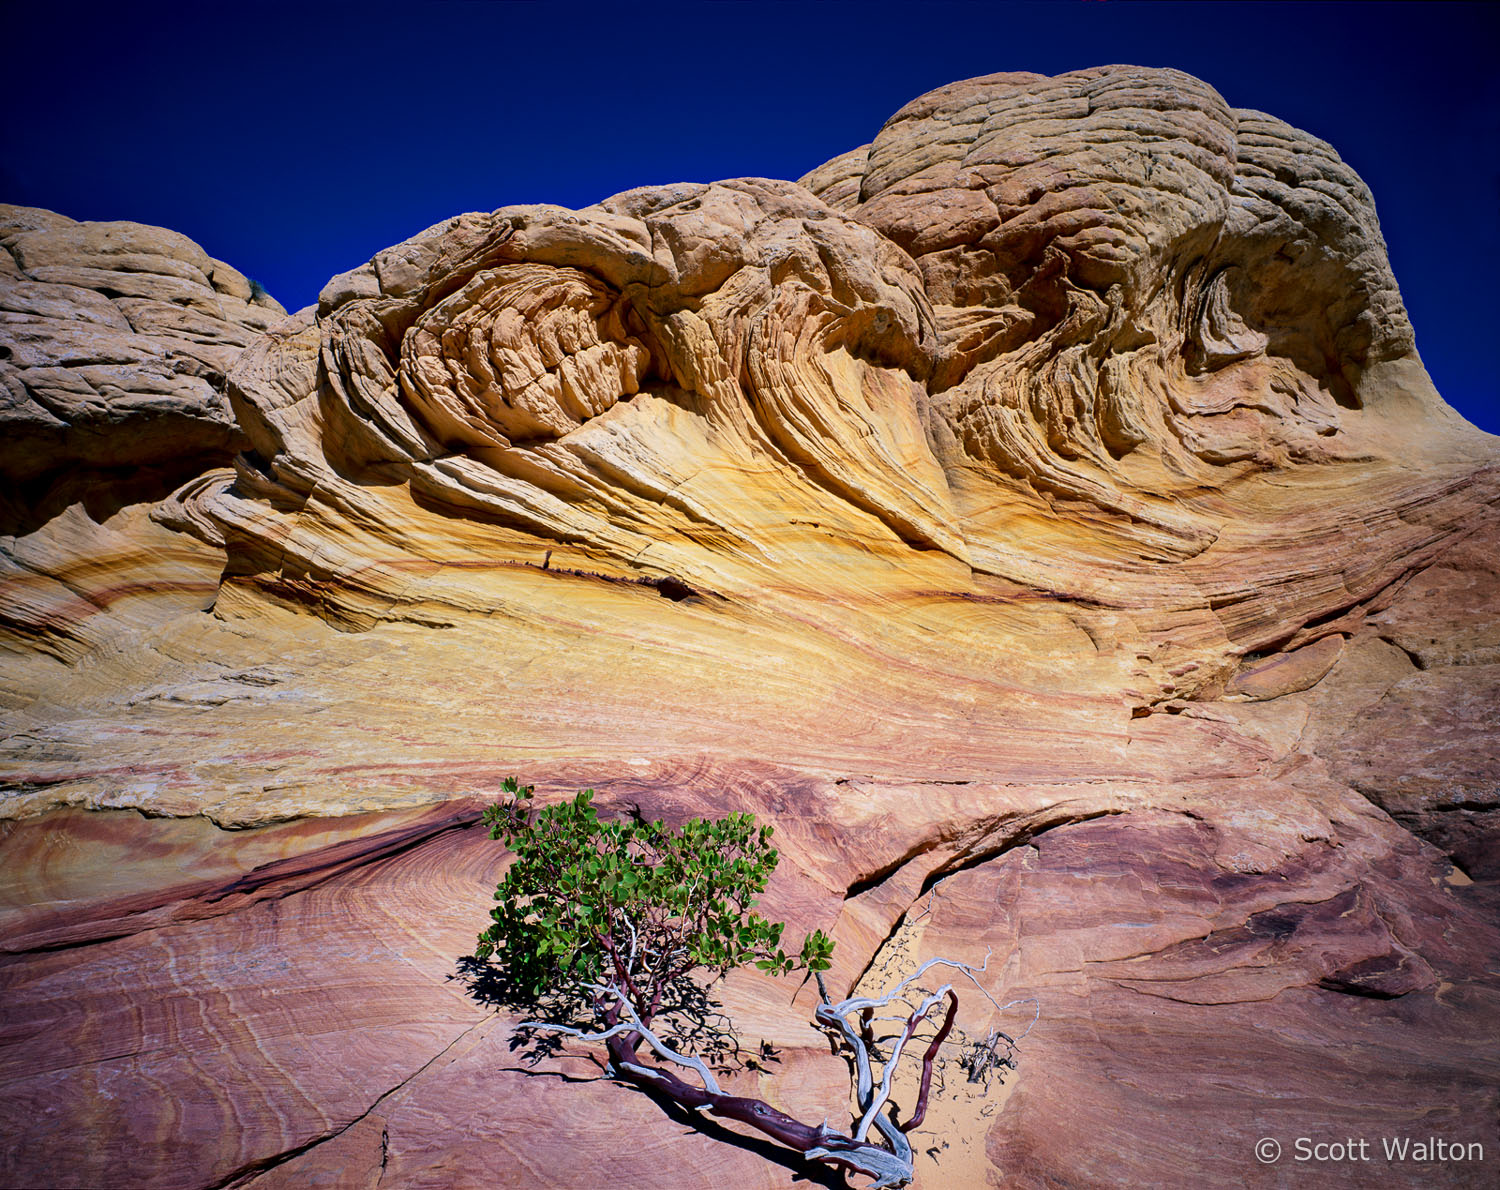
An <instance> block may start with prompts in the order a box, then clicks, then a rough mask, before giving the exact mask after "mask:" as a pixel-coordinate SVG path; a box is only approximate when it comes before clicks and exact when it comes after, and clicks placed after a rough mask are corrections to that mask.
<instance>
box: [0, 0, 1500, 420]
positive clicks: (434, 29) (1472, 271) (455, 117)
mask: <svg viewBox="0 0 1500 1190" xmlns="http://www.w3.org/2000/svg"><path fill="white" fill-rule="evenodd" d="M5 14H6V22H5V23H6V40H7V47H6V58H7V62H6V68H5V70H4V72H0V133H3V141H0V143H3V145H4V150H3V153H0V201H9V202H20V203H27V204H31V205H37V206H45V207H50V208H52V209H53V210H57V211H61V212H62V213H64V214H66V215H70V216H72V217H74V218H77V219H133V220H138V221H140V222H145V223H157V224H162V225H164V226H167V227H172V228H175V229H177V230H179V231H182V232H185V233H186V234H187V235H189V236H192V237H193V238H194V239H195V240H197V241H198V242H199V243H201V244H202V245H203V246H204V247H205V248H206V249H207V250H208V251H209V252H210V253H212V254H213V255H215V256H218V257H221V258H223V259H225V260H228V261H229V262H231V263H232V264H234V265H235V266H236V267H237V268H239V269H241V270H242V271H244V272H246V273H248V274H249V275H250V276H252V277H255V278H256V279H258V280H259V281H261V282H262V283H263V284H264V285H265V286H266V288H267V289H269V290H270V291H271V293H272V294H274V295H275V296H276V297H277V298H278V299H279V300H281V301H282V302H283V303H284V304H285V305H286V306H288V307H289V308H292V309H295V308H297V307H299V306H301V305H305V304H306V303H308V302H310V301H312V300H313V299H314V297H315V296H316V294H317V291H318V289H319V288H321V286H322V283H323V282H324V281H325V280H326V279H327V278H328V277H329V276H331V275H333V274H334V273H337V272H341V271H343V270H344V269H347V268H351V267H353V266H354V265H357V264H360V263H362V262H363V261H365V260H367V259H368V258H369V257H370V256H371V255H373V254H374V253H375V252H377V251H378V250H379V249H381V248H383V247H385V246H387V245H389V244H393V243H396V242H397V241H399V240H402V239H405V238H406V237H407V236H409V235H411V234H413V233H414V232H416V231H419V230H421V229H422V228H424V227H426V226H428V225H429V224H432V223H435V222H437V221H438V220H440V219H443V218H446V217H447V216H450V215H453V214H457V213H459V212H461V211H469V210H490V209H493V208H495V207H498V206H504V205H506V204H509V203H518V202H554V203H560V204H562V205H564V206H574V207H576V206H586V205H588V204H589V203H592V202H596V201H598V200H599V199H601V198H603V197H605V196H607V195H609V194H612V193H614V192H616V191H619V190H624V189H627V188H629V187H631V186H638V185H645V184H650V183H661V182H673V181H712V180H714V179H716V178H724V177H737V176H746V175H758V176H768V177H781V178H796V177H798V176H800V175H801V174H803V173H805V172H806V171H807V170H808V169H810V168H812V167H813V166H815V165H817V164H819V163H820V162H822V161H824V160H826V159H827V158H829V157H832V156H834V155H835V154H837V153H840V152H843V151H844V150H845V149H848V148H852V147H854V146H855V145H859V144H863V143H864V142H866V141H868V140H869V139H870V138H871V137H872V136H873V135H874V133H875V132H876V131H877V130H878V129H879V127H880V125H881V123H882V122H883V121H884V120H885V119H886V117H887V116H889V115H890V114H891V113H893V112H894V111H895V110H896V109H897V108H899V107H900V106H901V105H902V104H904V103H905V102H906V101H907V100H909V99H912V98H914V97H915V96H917V95H919V94H921V93H922V92H923V91H927V90H930V89H931V88H933V87H935V86H939V85H941V84H943V83H947V82H951V81H953V80H955V79H960V78H967V77H971V76H974V75H979V74H987V73H990V72H992V71H996V70H1033V71H1038V72H1040V73H1044V74H1054V73H1057V72H1059V71H1063V70H1071V69H1077V68H1079V67H1084V66H1095V65H1099V64H1101V63H1108V62H1125V63H1131V64H1136V65H1146V66H1173V67H1177V68H1178V69H1181V70H1186V71H1188V72H1189V73H1192V74H1196V75H1198V76H1199V77H1200V78H1203V79H1206V80H1207V81H1208V82H1210V83H1212V84H1213V85H1214V86H1215V87H1217V88H1218V89H1219V91H1220V92H1221V93H1222V94H1223V95H1224V97H1225V98H1226V99H1227V100H1228V101H1229V102H1230V103H1231V104H1233V105H1234V106H1237V107H1254V108H1259V109H1261V110H1263V111H1268V112H1271V113H1272V114H1274V115H1277V116H1279V117H1281V118H1282V119H1284V120H1287V121H1288V122H1290V123H1292V124H1295V125H1297V126H1299V127H1301V128H1305V129H1307V130H1308V131H1310V132H1313V133H1315V134H1316V135H1318V136H1321V137H1323V138H1324V139H1326V140H1328V141H1330V142H1331V143H1332V144H1333V145H1334V147H1335V148H1336V149H1337V150H1338V151H1339V153H1340V154H1341V155H1342V156H1343V157H1344V159H1345V160H1346V161H1348V162H1349V163H1350V164H1351V165H1353V166H1354V168H1355V169H1356V170H1358V171H1359V172H1360V174H1361V175H1362V176H1363V177H1364V179H1365V180H1366V182H1368V183H1369V185H1370V188H1371V190H1372V191H1373V192H1374V194H1375V199H1376V203H1377V206H1378V208H1379V211H1380V216H1381V225H1382V228H1383V230H1384V233H1385V237H1386V241H1387V244H1388V246H1389V249H1390V254H1391V259H1392V263H1393V265H1394V268H1395V272H1396V277H1397V279H1398V280H1399V282H1400V283H1401V288H1402V294H1403V296H1404V297H1405V299H1406V303H1407V306H1408V309H1409V310H1410V313H1411V316H1412V322H1413V323H1414V325H1415V327H1416V331H1417V346H1418V350H1419V351H1421V353H1422V356H1423V359H1424V361H1425V362H1426V363H1427V366H1428V368H1429V370H1430V371H1431V372H1432V374H1433V377H1434V379H1435V380H1436V382H1437V386H1438V389H1439V391H1441V392H1442V393H1443V395H1444V396H1445V397H1446V398H1447V399H1448V401H1449V402H1450V403H1451V404H1453V405H1455V406H1456V407H1457V408H1459V410H1460V411H1461V412H1463V413H1464V414H1465V416H1467V417H1468V418H1469V419H1470V420H1471V421H1474V422H1475V423H1476V424H1478V425H1480V426H1483V427H1484V428H1485V429H1488V430H1490V431H1491V432H1500V382H1497V381H1496V379H1495V373H1494V367H1493V365H1492V363H1491V361H1490V359H1489V355H1490V352H1491V350H1492V348H1491V347H1490V343H1491V341H1492V340H1493V339H1494V338H1495V332H1494V329H1493V323H1494V318H1495V316H1494V314H1493V312H1492V301H1491V298H1490V289H1491V287H1492V285H1493V278H1494V277H1495V276H1496V275H1497V274H1500V267H1497V266H1500V71H1497V70H1496V69H1495V67H1494V63H1495V61H1496V60H1497V51H1500V5H1493V4H1443V3H1432V2H1429V3H1424V4H1405V3H1385V4H1373V3H1368V4H1360V3H1342V4H1321V3H1197V4H1193V3H1122V2H1119V0H1055V2H1049V3H1042V2H1038V3H980V2H974V3H942V2H930V3H919V2H910V3H902V4H886V3H879V2H874V0H871V2H866V3H845V2H843V0H829V2H826V3H762V2H744V3H693V4H679V3H674V4H651V3H638V4H634V5H629V4H621V3H618V2H617V3H614V4H608V5H602V4H601V5H595V4H565V3H541V2H538V3H485V2H482V0H427V2H422V3H417V2H413V3H405V4H389V3H380V2H378V0H370V2H367V3H362V4H354V5H347V4H346V5H333V4H322V3H317V2H314V0H308V2H307V3H303V4H298V5H290V4H284V3H259V4H257V3H251V2H249V0H236V2H230V3H217V2H213V3H209V2H204V3H198V4H193V5H187V4H175V5H165V6H164V5H155V4H151V3H133V4H129V5H126V4H119V3H116V4H110V5H102V4H101V5H89V4H69V3H65V2H61V0H48V2H47V3H37V2H35V0H9V3H7V4H6V7H5Z"/></svg>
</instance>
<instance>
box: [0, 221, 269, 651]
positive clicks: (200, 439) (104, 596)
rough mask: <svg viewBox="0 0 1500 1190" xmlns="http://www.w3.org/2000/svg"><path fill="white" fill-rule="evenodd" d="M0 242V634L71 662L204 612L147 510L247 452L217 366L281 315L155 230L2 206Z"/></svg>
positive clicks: (182, 556) (213, 570) (237, 279)
mask: <svg viewBox="0 0 1500 1190" xmlns="http://www.w3.org/2000/svg"><path fill="white" fill-rule="evenodd" d="M0 249H3V250H0V581H3V583H4V591H3V594H0V639H3V640H9V641H12V642H14V643H15V644H16V645H17V646H20V647H22V648H37V647H40V648H41V649H43V650H45V651H48V652H51V653H54V654H56V655H58V656H62V657H65V658H67V659H69V660H74V659H77V658H78V657H79V656H81V655H82V652H83V651H84V650H85V649H87V648H89V647H92V646H94V645H97V644H99V643H101V642H102V641H103V640H104V639H106V637H107V636H108V635H109V631H102V629H103V628H104V626H103V625H102V624H100V623H92V624H90V623H89V621H91V620H95V619H96V617H97V616H98V615H99V614H100V613H101V612H102V613H105V614H106V619H110V620H113V621H114V623H113V624H112V625H111V628H110V631H112V630H113V629H114V628H118V627H119V624H120V622H124V623H127V624H142V623H148V624H149V623H154V622H156V621H158V620H159V619H160V618H161V614H163V613H165V614H167V615H170V614H175V613H176V612H177V611H180V610H182V609H183V608H184V607H188V606H194V607H197V608H199V609H201V608H203V607H207V606H208V605H210V604H211V603H212V602H213V591H214V589H215V587H216V586H217V574H218V570H219V569H222V564H221V560H219V561H220V565H218V566H217V567H216V566H215V562H216V559H214V558H212V557H210V556H206V554H205V551H204V550H203V549H202V548H201V547H200V546H198V544H197V543H196V542H193V541H192V540H190V539H187V538H184V537H183V536H182V535H181V534H177V533H171V532H167V531H164V530H160V529H158V528H157V527H156V526H154V525H152V524H151V523H150V522H149V521H148V520H147V519H146V515H145V513H146V505H147V504H149V502H150V501H152V500H154V499H157V498H160V497H164V496H166V495H168V494H170V493H171V492H172V491H173V490H174V489H175V488H176V487H177V486H178V485H180V484H181V483H183V482H184V481H185V480H189V479H192V478H194V477H196V476H198V475H200V474H201V473H202V472H203V471H204V470H205V468H209V467H216V466H223V465H225V464H227V463H228V462H229V461H230V460H231V459H232V458H233V457H234V455H235V453H236V452H238V451H239V450H241V449H243V448H244V446H245V439H244V436H243V435H242V434H241V433H240V431H239V429H238V427H237V426H236V425H235V421H234V417H233V414H232V413H231V412H230V409H229V402H228V399H227V397H226V396H225V393H224V386H225V374H226V373H227V372H228V370H229V368H230V366H231V365H232V364H233V363H234V362H235V360H236V359H238V357H239V355H240V353H241V352H242V351H243V349H244V348H245V347H247V346H249V345H250V344H251V343H253V342H255V341H256V340H257V339H259V337H260V335H261V333H262V332H263V331H264V330H265V329H266V328H267V327H268V326H270V325H271V324H272V323H273V322H279V321H280V320H281V319H282V318H284V317H285V316H286V311H285V310H283V309H282V308H281V306H280V305H278V304H277V303H276V302H275V301H274V300H273V299H271V298H270V297H269V296H267V295H266V294H265V292H264V291H263V290H261V289H260V288H259V287H258V286H254V285H252V283H251V282H250V281H248V280H246V278H245V277H244V276H242V275H241V274H240V273H239V272H237V271H236V270H235V269H233V268H231V267H230V266H229V265H227V264H225V263H224V262H223V261H219V260H213V259H211V258H210V257H209V256H208V254H207V253H205V252H204V251H203V249H201V248H200V247H198V245H197V244H195V243H193V242H192V241H191V240H189V239H188V238H187V237H186V236H183V235H179V234H178V233H177V232H174V231H168V230H166V229H165V228H160V227H146V226H144V225H142V224H139V223H77V222H74V221H73V220H72V219H67V218H65V217H63V216H61V215H57V214H54V213H52V212H51V211H42V210H37V209H35V208H31V207H15V206H3V205H0ZM143 502H146V504H143Z"/></svg>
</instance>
